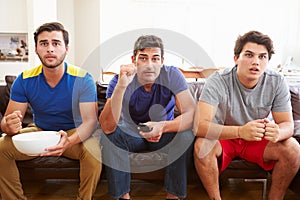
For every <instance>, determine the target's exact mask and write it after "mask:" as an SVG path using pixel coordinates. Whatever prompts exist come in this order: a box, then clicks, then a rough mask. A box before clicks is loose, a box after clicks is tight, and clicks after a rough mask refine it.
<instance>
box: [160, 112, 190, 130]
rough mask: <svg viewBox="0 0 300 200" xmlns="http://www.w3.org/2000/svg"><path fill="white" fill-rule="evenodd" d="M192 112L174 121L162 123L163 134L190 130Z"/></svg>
mask: <svg viewBox="0 0 300 200" xmlns="http://www.w3.org/2000/svg"><path fill="white" fill-rule="evenodd" d="M193 113H194V111H193V110H191V111H189V112H186V113H183V114H181V115H179V116H177V117H176V118H175V119H174V120H170V121H164V128H163V132H181V131H185V130H188V129H191V128H192V125H193V118H194V114H193Z"/></svg>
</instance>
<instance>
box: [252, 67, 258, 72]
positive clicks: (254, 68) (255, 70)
mask: <svg viewBox="0 0 300 200" xmlns="http://www.w3.org/2000/svg"><path fill="white" fill-rule="evenodd" d="M250 71H251V72H259V69H258V68H257V67H252V68H250Z"/></svg>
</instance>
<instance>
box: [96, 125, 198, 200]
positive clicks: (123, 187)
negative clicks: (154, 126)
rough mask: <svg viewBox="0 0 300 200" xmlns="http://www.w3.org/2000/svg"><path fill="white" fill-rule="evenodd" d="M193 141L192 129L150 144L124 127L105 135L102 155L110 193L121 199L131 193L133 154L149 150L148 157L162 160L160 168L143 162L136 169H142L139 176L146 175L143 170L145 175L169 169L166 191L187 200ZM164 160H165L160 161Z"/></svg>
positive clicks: (167, 135) (170, 134)
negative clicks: (161, 169) (188, 172)
mask: <svg viewBox="0 0 300 200" xmlns="http://www.w3.org/2000/svg"><path fill="white" fill-rule="evenodd" d="M193 141H194V135H193V132H192V131H191V130H187V131H183V132H179V133H164V134H163V135H162V137H161V139H160V141H159V142H157V143H151V142H148V141H146V140H145V139H144V138H142V137H141V136H140V135H139V134H138V132H137V131H133V130H129V129H126V128H124V127H117V129H116V130H115V132H113V133H111V134H108V135H105V134H103V135H102V137H101V143H102V147H103V149H102V151H103V153H102V156H103V164H104V165H105V170H106V177H107V182H108V192H109V194H110V195H111V196H112V197H113V198H120V197H122V196H123V195H124V194H126V193H129V192H130V179H131V177H130V172H132V165H131V163H132V161H131V158H132V157H131V155H132V152H145V151H147V152H148V153H146V154H148V157H150V158H156V159H157V158H158V160H159V161H155V163H156V165H153V166H151V167H150V168H149V167H148V168H147V166H145V165H144V164H143V163H140V166H135V167H137V168H138V169H139V173H140V172H143V169H144V172H149V171H151V170H152V171H155V170H157V169H160V168H164V167H165V168H166V173H165V179H164V180H165V181H164V186H165V189H166V191H167V192H168V193H170V194H173V195H176V196H178V197H179V198H185V197H186V193H187V190H186V189H187V168H188V165H189V164H190V162H191V158H192V152H193ZM149 151H150V152H149ZM141 154H142V153H141ZM158 155H160V156H158ZM161 158H163V159H164V161H162V160H160V159H161ZM142 160H143V159H142Z"/></svg>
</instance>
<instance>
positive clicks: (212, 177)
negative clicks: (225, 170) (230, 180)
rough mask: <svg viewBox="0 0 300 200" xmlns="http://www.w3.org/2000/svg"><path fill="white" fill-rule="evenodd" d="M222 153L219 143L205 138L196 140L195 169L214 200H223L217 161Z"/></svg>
mask: <svg viewBox="0 0 300 200" xmlns="http://www.w3.org/2000/svg"><path fill="white" fill-rule="evenodd" d="M205 151H206V152H205ZM221 153H222V147H221V144H220V143H219V142H218V141H213V140H208V139H205V138H197V139H196V142H195V147H194V160H195V167H196V170H197V173H198V175H199V177H200V179H201V182H202V184H203V186H204V188H205V189H206V192H207V194H208V196H209V198H210V199H214V200H217V199H221V195H220V189H219V169H218V160H217V157H218V156H220V155H221Z"/></svg>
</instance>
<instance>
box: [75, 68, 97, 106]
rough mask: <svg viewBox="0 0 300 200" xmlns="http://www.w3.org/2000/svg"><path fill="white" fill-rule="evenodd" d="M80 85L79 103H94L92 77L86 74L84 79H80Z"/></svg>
mask: <svg viewBox="0 0 300 200" xmlns="http://www.w3.org/2000/svg"><path fill="white" fill-rule="evenodd" d="M81 80H82V83H80V82H78V83H79V85H78V86H79V87H80V88H81V95H80V96H79V102H96V101H97V89H96V84H95V81H94V79H93V77H92V76H91V75H90V74H89V73H87V74H86V76H85V77H84V78H82V79H81Z"/></svg>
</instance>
